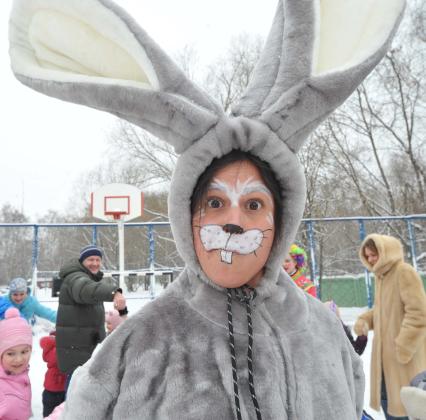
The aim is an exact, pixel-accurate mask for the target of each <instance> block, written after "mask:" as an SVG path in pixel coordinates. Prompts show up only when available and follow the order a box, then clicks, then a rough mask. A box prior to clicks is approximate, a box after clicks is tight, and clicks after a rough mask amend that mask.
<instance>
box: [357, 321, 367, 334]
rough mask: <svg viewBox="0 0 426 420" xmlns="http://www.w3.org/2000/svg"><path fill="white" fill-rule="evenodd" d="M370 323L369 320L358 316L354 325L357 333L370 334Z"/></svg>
mask: <svg viewBox="0 0 426 420" xmlns="http://www.w3.org/2000/svg"><path fill="white" fill-rule="evenodd" d="M368 330H369V328H368V324H367V321H365V320H363V319H361V318H358V320H357V321H356V322H355V325H354V331H355V334H356V335H368Z"/></svg>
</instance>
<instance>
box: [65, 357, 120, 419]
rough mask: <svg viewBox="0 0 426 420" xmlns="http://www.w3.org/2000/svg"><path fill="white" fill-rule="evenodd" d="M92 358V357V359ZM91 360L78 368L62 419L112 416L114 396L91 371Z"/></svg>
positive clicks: (106, 417)
mask: <svg viewBox="0 0 426 420" xmlns="http://www.w3.org/2000/svg"><path fill="white" fill-rule="evenodd" d="M91 360H92V359H91ZM91 360H89V361H88V362H87V363H86V364H84V365H83V366H80V367H79V368H77V369H76V370H75V372H74V374H73V376H72V379H71V383H70V387H69V389H68V392H67V401H66V404H65V407H64V411H63V413H62V416H61V417H60V418H61V420H75V419H78V418H82V419H83V418H84V419H86V418H90V419H94V420H95V419H99V420H101V419H102V420H108V419H111V418H112V413H113V408H112V405H113V401H114V397H113V396H112V395H111V393H110V392H109V391H108V390H107V389H106V388H105V386H104V385H103V384H102V383H101V382H100V381H99V380H98V379H97V378H96V377H95V376H94V375H93V374H91V372H90V365H91Z"/></svg>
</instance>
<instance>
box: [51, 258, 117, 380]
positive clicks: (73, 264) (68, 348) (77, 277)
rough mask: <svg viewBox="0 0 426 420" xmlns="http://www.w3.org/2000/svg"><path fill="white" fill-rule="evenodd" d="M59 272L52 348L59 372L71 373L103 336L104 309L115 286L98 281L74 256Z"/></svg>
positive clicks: (89, 354) (88, 357)
mask: <svg viewBox="0 0 426 420" xmlns="http://www.w3.org/2000/svg"><path fill="white" fill-rule="evenodd" d="M59 276H60V278H61V279H63V282H62V286H61V290H60V294H59V307H58V317H57V321H56V352H57V358H58V366H59V369H60V370H61V371H62V372H65V373H72V372H73V371H74V369H76V368H77V367H78V366H81V365H83V364H84V363H85V362H87V360H89V359H90V356H91V355H92V353H93V350H94V349H95V347H96V345H97V344H98V343H100V342H101V341H102V340H103V339H104V338H105V309H104V305H103V302H111V301H112V300H113V298H114V294H115V292H116V290H117V288H116V287H115V286H114V285H110V284H106V283H105V282H103V281H101V280H102V277H103V273H102V272H101V271H99V272H98V273H97V274H96V275H95V274H92V273H91V272H90V271H89V270H87V269H86V268H85V267H84V266H83V265H82V264H80V262H79V261H78V260H77V259H75V260H71V261H70V262H69V263H67V264H65V265H64V266H63V267H62V268H61V270H60V272H59Z"/></svg>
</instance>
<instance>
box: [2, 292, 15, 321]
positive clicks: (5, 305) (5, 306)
mask: <svg viewBox="0 0 426 420" xmlns="http://www.w3.org/2000/svg"><path fill="white" fill-rule="evenodd" d="M11 307H12V304H11V303H10V302H9V300H8V299H6V298H5V297H3V296H0V319H4V313H5V312H6V309H8V308H11Z"/></svg>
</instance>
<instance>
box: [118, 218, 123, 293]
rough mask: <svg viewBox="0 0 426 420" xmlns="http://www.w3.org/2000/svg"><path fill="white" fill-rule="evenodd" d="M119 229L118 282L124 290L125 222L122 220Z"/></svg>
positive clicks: (119, 221)
mask: <svg viewBox="0 0 426 420" xmlns="http://www.w3.org/2000/svg"><path fill="white" fill-rule="evenodd" d="M117 229H118V269H119V272H120V277H119V280H118V286H119V287H121V289H122V290H124V221H123V220H121V219H118V220H117Z"/></svg>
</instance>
